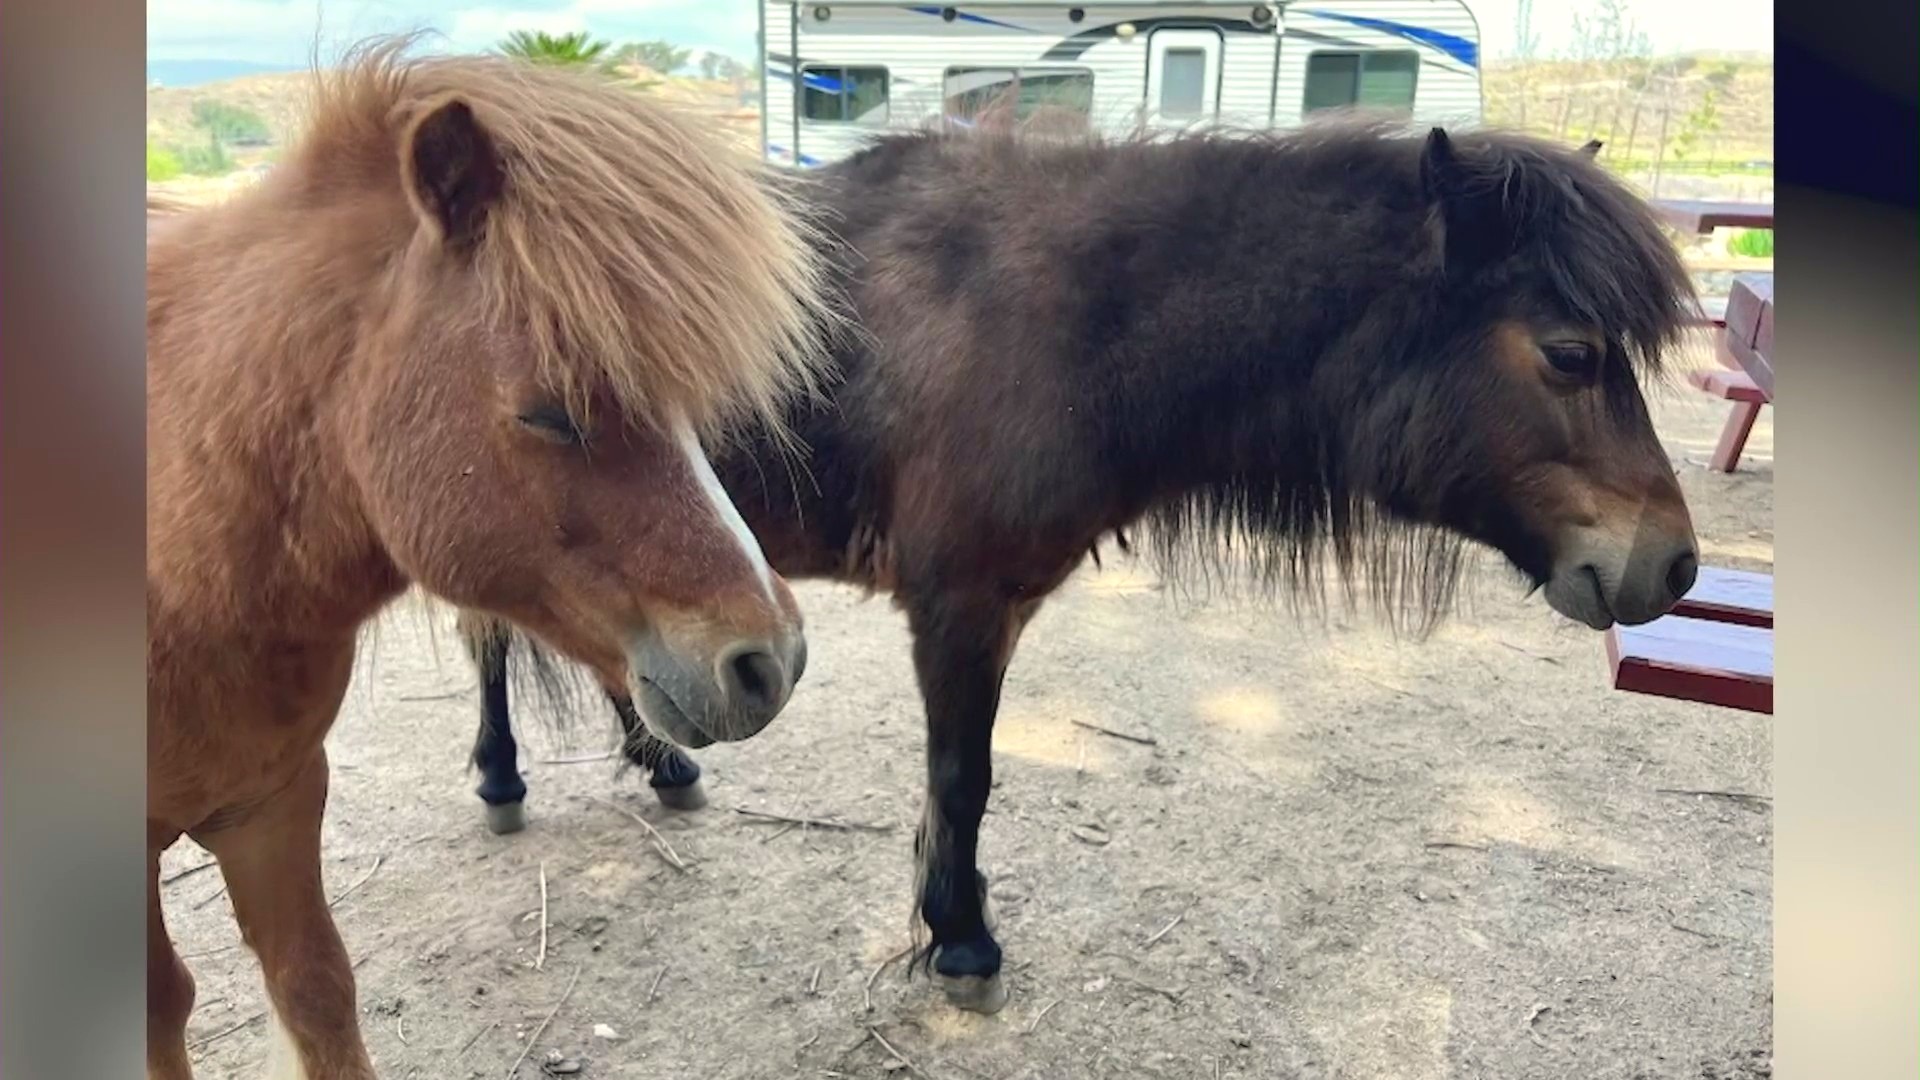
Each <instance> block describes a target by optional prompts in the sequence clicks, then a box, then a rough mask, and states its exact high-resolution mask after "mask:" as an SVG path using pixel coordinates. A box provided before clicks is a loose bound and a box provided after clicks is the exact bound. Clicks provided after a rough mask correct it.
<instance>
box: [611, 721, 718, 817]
mask: <svg viewBox="0 0 1920 1080" xmlns="http://www.w3.org/2000/svg"><path fill="white" fill-rule="evenodd" d="M607 700H608V701H610V702H612V703H613V711H614V712H615V713H616V714H617V715H618V716H619V717H620V731H621V733H622V734H623V735H624V736H625V738H624V739H623V741H622V742H621V746H620V750H621V753H622V754H624V755H625V756H626V759H627V760H628V761H630V762H632V763H633V764H635V765H638V766H639V767H641V768H642V769H645V770H646V771H647V784H648V785H649V786H651V787H652V788H653V790H654V793H655V794H656V795H658V796H659V797H660V801H661V802H664V803H666V804H668V805H669V806H672V805H676V803H677V801H684V800H679V799H678V798H677V793H684V794H691V791H692V789H693V788H694V785H696V784H698V783H699V782H700V766H699V765H696V764H694V761H693V759H692V758H690V757H688V756H687V755H685V754H683V753H681V752H680V751H679V750H677V749H675V748H674V747H673V746H672V745H670V744H668V743H666V742H664V741H662V740H660V739H658V738H655V737H654V735H653V734H652V733H651V732H649V731H648V730H647V726H646V724H645V723H643V722H642V721H641V719H640V714H639V713H638V712H635V711H634V708H633V701H632V699H630V698H628V697H627V696H626V695H624V694H613V693H609V694H608V695H607Z"/></svg>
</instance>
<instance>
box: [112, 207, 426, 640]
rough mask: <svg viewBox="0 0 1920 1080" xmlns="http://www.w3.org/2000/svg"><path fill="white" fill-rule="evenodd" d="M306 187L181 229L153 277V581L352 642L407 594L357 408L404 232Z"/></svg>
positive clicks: (245, 623) (255, 618) (185, 599)
mask: <svg viewBox="0 0 1920 1080" xmlns="http://www.w3.org/2000/svg"><path fill="white" fill-rule="evenodd" d="M299 194H300V193H299V192H298V191H297V190H295V189H292V188H291V187H290V186H280V187H278V188H277V189H274V190H262V191H257V192H255V193H252V194H250V195H248V196H245V197H243V200H242V201H240V202H239V203H238V204H237V205H230V206H228V207H224V208H222V209H220V210H215V211H212V212H209V213H207V214H206V215H204V216H203V217H201V218H199V219H198V220H189V221H181V222H177V223H170V224H172V225H175V226H177V227H178V228H177V230H176V231H175V233H174V235H171V236H169V237H167V238H166V239H165V240H164V241H163V242H162V243H160V244H158V245H156V246H155V248H154V249H153V251H152V253H151V256H150V263H149V271H148V289H149V297H148V309H147V311H148V315H147V320H148V356H149V360H148V376H149V380H150V391H149V398H148V429H149V463H148V482H149V488H150V494H149V497H148V505H149V507H150V508H152V512H153V514H154V517H153V518H152V519H151V520H150V523H149V527H148V541H149V552H150V554H149V556H148V574H149V582H150V587H151V588H153V589H154V590H155V591H156V593H157V595H156V597H155V598H156V599H158V600H160V601H161V602H162V603H163V604H164V603H166V602H167V601H168V600H169V599H170V598H171V599H173V600H176V601H177V602H178V603H179V604H180V605H181V606H182V607H183V608H189V609H192V610H197V611H199V612H202V613H207V614H206V617H207V618H211V619H212V620H213V621H214V622H216V623H221V622H224V623H225V624H226V628H227V629H229V630H231V631H233V632H237V633H243V634H246V635H249V636H254V637H266V638H272V637H275V636H282V637H284V636H288V635H292V636H300V637H325V636H335V635H339V634H350V633H351V632H352V631H353V629H354V628H356V627H357V626H358V625H359V623H361V622H362V621H364V620H365V619H366V618H367V617H368V616H369V615H371V614H372V613H373V612H374V611H376V610H377V609H378V608H379V606H380V605H382V604H383V603H385V602H386V601H387V600H388V599H391V598H392V596H394V595H395V594H396V593H397V592H398V591H399V590H400V589H401V588H403V587H404V584H405V582H404V579H403V578H402V577H401V575H400V573H399V571H398V570H397V569H396V568H395V567H394V566H393V564H392V561H391V560H390V559H389V558H388V557H387V556H386V554H385V552H384V550H383V548H382V546H381V544H380V542H379V539H378V537H377V535H376V533H375V530H374V529H373V527H372V525H371V523H370V522H369V520H368V518H367V515H366V514H365V512H364V510H363V508H362V507H361V505H360V500H359V498H358V495H357V491H356V488H355V485H354V483H353V482H352V480H351V478H350V476H349V474H348V471H347V468H346V463H345V455H344V445H345V444H344V438H343V432H344V428H345V419H346V418H345V416H344V414H343V412H342V406H343V402H344V400H345V397H346V395H345V394H344V393H343V391H344V390H345V389H346V383H347V380H348V375H349V372H350V371H351V369H352V362H353V359H354V356H355V354H356V352H357V351H358V349H359V345H360V342H359V335H360V333H361V332H362V328H363V327H364V326H365V325H367V323H368V320H369V314H370V305H371V304H372V303H373V302H374V301H375V298H376V297H377V295H378V288H379V285H378V283H379V282H380V281H381V279H382V277H383V275H385V274H386V273H387V272H388V271H387V263H388V262H389V261H390V253H391V252H392V251H393V250H394V226H393V225H392V223H391V222H390V221H389V220H385V215H382V214H380V213H378V212H377V211H376V210H375V209H374V208H369V207H368V206H367V205H366V203H364V202H362V203H361V204H360V205H359V206H358V207H355V206H353V205H351V200H349V199H335V200H331V201H303V200H301V199H300V198H299ZM290 202H291V203H295V204H296V205H291V206H290V205H288V203H290ZM154 489H160V490H159V491H155V490H154Z"/></svg>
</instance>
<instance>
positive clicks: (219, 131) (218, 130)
mask: <svg viewBox="0 0 1920 1080" xmlns="http://www.w3.org/2000/svg"><path fill="white" fill-rule="evenodd" d="M193 122H194V123H195V124H196V125H198V126H199V127H200V128H202V129H204V130H205V131H206V132H207V133H208V134H209V135H212V136H213V137H214V138H216V139H218V140H220V141H221V142H223V143H266V142H271V141H272V140H273V132H272V131H271V130H270V129H269V128H268V127H267V122H266V121H265V120H262V119H261V118H260V116H259V114H257V113H255V112H253V111H252V110H250V109H243V108H241V107H240V106H238V105H229V104H227V103H226V102H224V101H197V102H195V103H194V105H193Z"/></svg>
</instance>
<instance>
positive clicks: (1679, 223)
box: [1653, 199, 1773, 235]
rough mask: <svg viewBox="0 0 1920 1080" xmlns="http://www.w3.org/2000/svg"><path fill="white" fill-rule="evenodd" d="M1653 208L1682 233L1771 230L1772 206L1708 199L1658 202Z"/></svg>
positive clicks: (1769, 204) (1655, 202)
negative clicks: (1717, 230)
mask: <svg viewBox="0 0 1920 1080" xmlns="http://www.w3.org/2000/svg"><path fill="white" fill-rule="evenodd" d="M1653 208H1654V210H1655V211H1656V212H1658V213H1659V215H1660V217H1661V218H1662V219H1663V220H1664V221H1666V223H1667V224H1669V225H1671V226H1673V227H1674V228H1676V229H1679V230H1680V231H1681V232H1690V233H1700V234H1703V235H1704V234H1706V233H1710V232H1712V231H1713V230H1715V229H1723V228H1724V229H1771V228H1773V204H1772V203H1744V202H1714V201H1712V200H1707V199H1657V200H1655V201H1654V204H1653Z"/></svg>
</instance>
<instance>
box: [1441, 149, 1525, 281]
mask: <svg viewBox="0 0 1920 1080" xmlns="http://www.w3.org/2000/svg"><path fill="white" fill-rule="evenodd" d="M1485 173H1486V170H1485V169H1484V168H1483V167H1476V166H1473V165H1469V164H1468V163H1467V162H1465V161H1463V160H1461V157H1460V154H1459V151H1458V150H1456V149H1455V148H1454V145H1453V140H1452V139H1449V138H1448V137H1447V133H1446V131H1445V130H1444V129H1442V128H1434V129H1433V131H1432V132H1431V133H1429V134H1428V135H1427V142H1426V146H1425V147H1423V148H1422V149H1421V151H1420V183H1421V186H1422V188H1423V189H1424V191H1425V192H1426V197H1427V201H1428V202H1429V203H1431V204H1432V205H1433V207H1434V209H1435V210H1436V212H1437V216H1438V224H1439V227H1440V242H1441V244H1442V246H1443V247H1444V248H1445V250H1446V265H1447V271H1448V273H1449V274H1467V273H1471V272H1472V271H1473V270H1474V269H1476V268H1478V267H1480V266H1482V265H1484V264H1486V263H1489V262H1494V261H1496V260H1499V259H1502V258H1505V257H1506V256H1508V255H1510V254H1512V253H1513V248H1514V242H1515V240H1516V237H1515V235H1514V225H1513V222H1512V221H1511V220H1510V219H1509V217H1508V214H1507V206H1506V193H1505V192H1504V191H1503V190H1502V188H1503V187H1504V185H1503V184H1502V183H1499V182H1497V181H1494V180H1493V179H1492V178H1491V177H1489V176H1487V175H1485Z"/></svg>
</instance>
